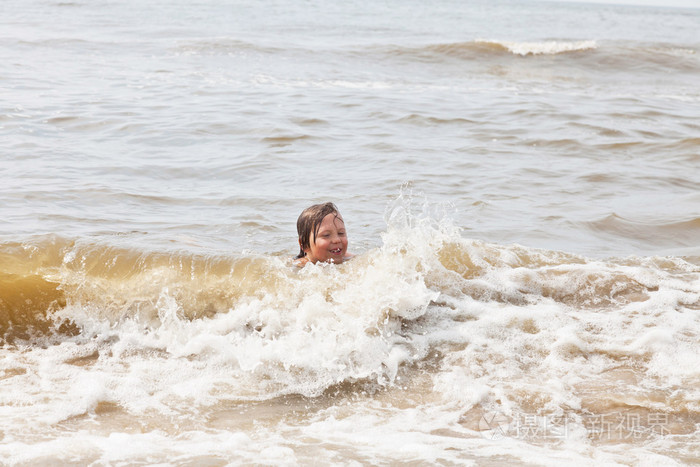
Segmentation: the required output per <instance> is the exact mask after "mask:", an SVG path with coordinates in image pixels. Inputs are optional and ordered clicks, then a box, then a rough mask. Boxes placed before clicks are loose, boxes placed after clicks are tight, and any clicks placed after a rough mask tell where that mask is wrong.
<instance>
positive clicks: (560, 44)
mask: <svg viewBox="0 0 700 467" xmlns="http://www.w3.org/2000/svg"><path fill="white" fill-rule="evenodd" d="M474 43H476V44H485V45H490V46H492V47H494V48H502V49H505V50H507V51H508V52H510V53H513V54H515V55H522V56H525V55H556V54H561V53H568V52H579V51H583V50H592V49H596V48H598V44H597V43H596V41H594V40H584V41H541V42H510V41H498V40H490V39H476V40H475V41H474Z"/></svg>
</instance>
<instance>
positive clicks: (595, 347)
mask: <svg viewBox="0 0 700 467" xmlns="http://www.w3.org/2000/svg"><path fill="white" fill-rule="evenodd" d="M438 211H442V212H441V213H440V212H438ZM448 211H449V210H445V209H435V208H434V207H430V206H429V205H423V206H415V202H414V201H412V200H411V199H410V197H409V196H403V195H402V196H401V197H399V199H398V200H397V201H396V202H395V204H394V205H393V206H392V207H391V208H390V209H389V210H388V214H387V223H388V226H387V229H386V231H385V232H384V234H383V235H382V242H383V244H382V246H381V247H378V248H375V249H372V250H370V251H368V252H366V253H364V254H361V255H359V256H358V257H357V258H355V259H353V260H352V261H350V262H348V263H345V264H343V265H340V266H335V265H309V266H307V267H305V268H303V269H301V270H298V269H296V268H290V267H289V266H288V265H287V264H285V263H284V262H283V261H281V260H279V259H276V258H272V259H270V260H269V262H268V263H267V264H268V265H269V270H268V271H267V272H266V274H269V275H271V276H272V277H273V278H274V280H273V281H272V282H271V283H273V284H274V287H270V286H269V285H263V284H269V283H270V282H269V281H268V282H263V281H262V277H261V287H264V290H263V291H262V293H251V294H248V295H243V296H239V297H237V298H234V299H232V301H231V303H230V309H229V310H227V311H224V312H220V313H217V314H214V315H213V316H209V317H207V316H201V317H198V318H194V319H192V318H186V316H187V315H188V312H187V310H185V309H183V303H185V302H182V301H180V299H179V298H178V297H181V296H182V293H179V294H178V293H176V292H175V290H174V289H175V288H176V287H181V286H182V284H179V285H178V284H175V283H173V284H172V287H165V288H163V289H162V290H161V291H160V293H159V295H158V296H157V297H153V298H152V301H153V303H154V306H155V309H156V311H157V316H153V317H152V318H150V319H147V315H144V314H143V313H142V314H139V313H132V314H131V315H129V314H126V315H125V314H124V313H122V312H119V313H114V312H110V311H109V310H106V309H105V310H102V311H101V312H98V313H95V312H94V305H90V304H86V303H81V304H70V305H69V306H67V307H65V308H64V309H63V310H61V311H60V312H59V313H58V316H61V317H64V318H69V317H70V318H71V319H73V320H74V321H75V322H76V323H78V324H79V325H80V327H81V329H82V333H81V334H80V335H78V336H75V337H67V338H65V339H64V341H63V342H61V343H59V344H58V345H52V346H50V347H49V348H46V349H44V348H41V347H38V346H37V347H33V348H31V350H29V351H28V352H25V353H22V354H16V353H15V354H11V355H9V356H8V357H6V358H5V359H4V360H3V361H2V369H3V370H4V371H5V373H7V374H8V375H11V376H10V377H8V378H6V379H4V380H0V384H1V385H2V393H1V394H2V396H1V399H0V401H1V402H2V404H0V415H2V417H3V420H4V422H5V425H6V428H5V429H4V430H5V438H4V440H3V444H2V445H0V456H2V457H0V458H2V459H4V460H5V461H7V462H8V463H15V462H25V461H27V462H30V461H35V462H39V461H41V459H43V458H53V459H56V458H58V459H69V458H70V456H76V458H77V457H81V458H94V459H99V460H100V461H101V462H108V463H109V462H131V461H136V460H138V459H142V458H144V457H147V456H155V457H152V458H153V459H165V458H176V459H182V460H183V461H184V460H186V459H190V460H192V459H197V458H198V457H197V456H206V455H210V456H214V457H216V456H221V457H224V458H229V459H231V458H233V459H238V460H241V461H248V460H251V459H253V457H249V456H253V454H252V453H253V452H262V457H259V458H256V459H258V460H259V461H260V459H263V460H265V462H278V461H281V460H282V459H285V460H287V459H296V460H297V461H299V462H304V461H305V460H309V459H311V458H314V459H325V460H327V461H332V457H328V458H325V457H323V456H324V455H325V454H323V453H322V452H318V451H314V449H316V448H314V447H313V443H314V442H313V441H308V440H314V439H316V440H318V439H323V443H331V444H333V443H336V444H340V445H347V446H353V449H355V451H354V452H356V455H357V456H358V457H357V458H358V459H361V460H363V461H366V462H373V461H378V460H380V459H384V460H387V459H390V460H392V461H397V462H411V461H428V462H456V463H457V462H458V463H469V462H472V461H474V460H475V459H479V458H480V457H483V456H489V455H491V454H489V452H490V449H492V447H493V445H492V444H489V442H490V441H491V440H488V439H485V438H484V437H485V436H486V434H485V432H483V431H481V429H480V427H479V417H480V416H481V414H488V413H495V414H501V416H503V417H507V418H508V420H509V422H508V423H509V425H508V426H509V427H510V428H509V430H510V432H509V434H508V433H506V434H507V435H508V436H506V437H505V440H504V441H502V442H501V444H499V448H498V449H499V450H502V449H503V448H504V446H505V445H507V446H508V450H509V452H510V453H511V455H512V457H513V459H515V461H516V462H531V461H533V460H534V459H536V458H541V459H546V460H547V463H551V464H556V463H557V462H558V461H559V460H560V459H561V456H574V457H575V458H576V459H577V461H579V462H581V463H584V464H585V463H587V462H589V460H590V457H591V449H592V450H593V452H594V454H595V455H594V457H596V458H598V459H606V461H609V462H621V461H622V459H623V458H624V457H622V454H621V453H620V452H618V451H617V450H616V448H606V447H605V446H600V447H591V445H590V440H589V436H590V432H589V431H588V428H587V426H586V417H587V416H589V415H590V414H589V413H590V412H591V411H592V413H594V414H595V413H596V412H595V411H596V410H605V407H608V406H609V405H610V404H612V403H616V402H614V401H623V402H624V403H625V404H629V405H632V404H636V405H635V406H638V407H641V408H642V409H643V410H647V411H650V410H654V411H656V410H663V411H670V412H671V413H679V412H680V413H682V412H683V411H691V412H692V411H697V410H698V407H697V405H698V404H697V391H696V390H693V389H692V388H694V387H697V383H698V378H699V374H698V372H697V370H696V368H698V367H699V366H700V356H698V352H697V346H696V342H697V339H698V334H697V329H699V328H700V326H698V315H697V313H696V312H695V311H694V308H693V307H695V306H697V303H699V302H700V280H699V278H700V270H698V267H697V266H694V265H692V264H690V263H687V262H685V261H683V260H682V259H679V258H675V259H674V258H669V259H661V258H659V259H654V258H649V259H643V258H629V259H626V260H624V261H614V260H610V261H600V260H596V261H592V260H588V259H586V258H583V257H580V256H575V255H567V254H563V253H559V252H551V251H544V250H534V249H529V248H525V247H521V246H517V245H496V244H487V243H484V242H479V241H474V240H471V239H468V238H465V237H464V236H463V235H462V234H461V233H460V231H459V229H456V228H454V227H453V226H452V225H451V223H450V221H449V215H448V214H445V213H446V212H448ZM71 277H72V276H71ZM74 279H75V277H72V280H74ZM86 280H87V278H86ZM171 280H173V279H171ZM217 283H218V282H217ZM105 303H108V302H105ZM104 306H107V305H104ZM189 314H191V313H189ZM17 369H22V370H24V371H19V370H17ZM616 372H617V373H616ZM619 372H622V373H619ZM609 375H617V376H609ZM616 378H618V379H616ZM619 378H622V380H619ZM625 378H627V379H625ZM343 388H344V389H343ZM348 388H349V389H348ZM332 393H339V394H341V396H340V397H341V398H346V399H345V400H346V403H340V402H338V401H337V400H336V401H335V402H334V403H333V404H332V405H331V407H324V406H323V402H314V401H323V400H326V399H325V398H328V397H331V396H329V394H332ZM298 394H301V395H303V396H304V398H303V399H301V400H302V401H305V402H300V404H302V406H305V407H306V408H305V409H304V413H306V415H304V416H302V417H301V418H297V417H298V416H289V417H285V416H284V415H276V416H275V417H274V418H273V421H271V422H269V423H268V422H262V421H261V422H260V423H261V425H260V427H259V429H258V431H250V430H248V431H245V433H246V434H245V435H241V434H236V433H235V430H236V429H239V428H240V429H243V428H242V427H243V426H245V425H246V423H247V420H248V419H247V417H246V416H245V415H238V413H239V412H241V413H242V414H244V413H246V411H251V410H253V411H254V410H258V409H255V407H257V405H256V404H268V406H272V407H275V411H281V412H282V413H285V409H284V407H285V406H286V404H290V403H291V404H292V407H293V406H294V404H296V403H297V402H289V401H290V400H289V399H284V398H289V397H292V398H294V397H299V396H297V395H298ZM343 394H344V395H343ZM367 394H372V395H371V396H367ZM671 394H673V397H672V398H671ZM280 398H281V399H280ZM280 400H287V402H284V403H283V402H280ZM292 401H293V399H292ZM251 404H252V405H251ZM304 404H305V405H304ZM309 404H311V406H312V407H313V405H314V404H320V407H318V408H317V409H313V408H311V409H309ZM264 406H265V405H263V406H261V407H264ZM598 406H600V407H603V408H597V407H598ZM259 410H260V412H259V415H258V417H259V418H260V420H265V411H264V410H263V409H259ZM289 410H292V409H289ZM309 410H310V411H309ZM110 411H111V412H110ZM307 411H308V413H307ZM112 412H113V413H114V419H115V420H119V419H120V418H121V419H126V420H138V423H139V426H141V427H142V428H141V429H144V430H146V432H144V433H126V432H123V431H124V430H123V425H121V424H120V423H123V422H115V423H117V425H116V426H117V427H122V428H120V430H121V431H122V432H121V433H120V432H111V430H110V428H109V423H111V422H109V417H110V415H109V413H112ZM222 412H223V413H224V414H228V415H220V413H222ZM292 413H293V412H292ZM645 413H646V412H645ZM664 413H666V412H664ZM533 414H534V415H533ZM587 414H589V415H587ZM526 415H527V416H531V417H532V416H540V417H554V416H566V417H569V418H567V426H566V430H567V431H566V436H564V437H562V438H558V439H557V442H558V443H560V444H555V445H554V446H553V447H550V448H547V447H543V446H540V445H538V442H537V441H535V442H534V443H531V442H530V441H529V440H528V439H527V438H522V437H518V436H515V435H514V434H513V433H514V432H513V430H514V429H515V428H514V427H515V426H516V421H517V420H520V419H519V418H518V417H524V416H526ZM280 417H281V418H280ZM218 418H222V421H221V422H216V424H214V425H211V424H212V423H214V422H211V421H210V422H207V421H206V420H216V419H218ZM91 419H99V420H102V421H101V422H100V424H101V425H100V426H102V427H103V428H102V429H103V430H104V433H102V434H91V435H89V434H88V431H87V430H88V427H89V426H90V422H89V420H91ZM149 420H153V422H151V421H149ZM132 423H133V422H132ZM151 423H153V424H155V426H158V427H159V428H158V429H154V428H153V426H151ZM218 423H221V424H225V425H226V426H227V427H230V428H231V430H233V431H232V432H231V433H229V432H227V431H225V430H224V431H221V428H222V427H221V426H219V425H217V424H218ZM539 423H540V425H541V426H543V427H544V426H545V425H546V419H539ZM57 424H59V425H66V426H72V427H75V428H74V430H75V432H74V433H73V434H71V435H67V434H63V435H61V436H62V438H61V437H59V438H58V439H57V440H56V441H41V440H39V439H38V438H37V439H32V436H31V434H30V435H27V434H24V435H22V436H21V437H20V436H19V431H16V433H14V434H13V433H12V432H13V431H15V430H19V429H20V428H21V427H24V430H25V433H26V427H27V426H30V427H32V428H31V429H30V431H31V432H35V433H36V435H37V436H38V437H41V433H43V432H46V430H49V429H51V428H50V427H52V426H56V425H57ZM190 425H191V428H188V429H186V430H184V431H183V430H182V429H181V428H178V427H182V426H190ZM149 426H150V428H148V427H149ZM357 426H362V427H363V430H362V431H358V430H356V427H357ZM118 431H119V430H118ZM392 433H394V435H392ZM439 433H452V435H450V436H448V435H441V434H439ZM489 433H490V432H489ZM287 437H291V438H292V439H294V440H295V441H293V442H289V441H285V439H286V438H287ZM380 438H383V439H384V441H378V440H379V439H380ZM217 439H220V440H221V443H222V444H221V445H219V446H218V447H214V445H213V444H212V443H214V440H217ZM399 439H401V440H403V444H400V443H398V440H399ZM173 443H175V444H173ZM502 443H506V444H502ZM214 444H216V443H214ZM244 444H245V445H246V447H245V448H242V447H241V446H242V445H244ZM60 446H72V447H71V448H69V449H67V450H62V449H60V448H59V447H60ZM563 446H566V452H567V454H566V455H564V454H563V452H564V451H561V449H563ZM644 446H645V445H644V444H642V445H641V447H639V448H638V449H637V450H636V451H635V450H630V451H629V453H632V454H629V453H628V454H626V455H629V456H632V457H628V458H626V461H627V462H631V461H634V459H637V460H640V461H641V460H643V459H645V457H646V456H647V455H648V454H649V453H650V452H651V451H650V449H651V448H650V447H644ZM19 452H21V453H22V454H18V453H19ZM233 452H235V453H236V454H235V456H234V457H231V456H232V454H231V453H233ZM311 452H316V455H312V454H310V453H311ZM655 452H657V454H655V455H657V456H659V457H658V458H659V459H667V457H666V456H664V455H663V454H659V453H658V452H659V451H658V450H657V451H655ZM207 453H208V454H207ZM493 455H496V454H493ZM173 456H174V457H173ZM308 456H311V457H308ZM317 456H320V457H317ZM149 458H151V457H149Z"/></svg>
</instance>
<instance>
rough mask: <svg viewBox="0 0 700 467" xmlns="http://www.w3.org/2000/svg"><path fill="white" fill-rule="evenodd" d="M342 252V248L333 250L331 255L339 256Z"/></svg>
mask: <svg viewBox="0 0 700 467" xmlns="http://www.w3.org/2000/svg"><path fill="white" fill-rule="evenodd" d="M341 251H343V249H342V248H336V249H335V250H331V253H333V254H334V255H339V254H340V252H341Z"/></svg>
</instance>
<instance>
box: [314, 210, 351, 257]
mask: <svg viewBox="0 0 700 467" xmlns="http://www.w3.org/2000/svg"><path fill="white" fill-rule="evenodd" d="M314 230H316V229H314ZM309 243H310V245H309V247H308V248H304V253H306V259H307V260H308V261H310V262H312V263H315V262H317V261H321V262H326V261H327V262H331V263H335V264H339V263H342V262H343V259H344V258H345V254H346V253H347V251H348V236H347V232H346V231H345V222H343V218H342V217H340V214H336V213H331V214H327V215H326V217H324V218H323V220H322V221H321V224H320V225H319V226H318V230H317V233H316V234H314V232H313V231H312V232H311V238H310V242H309Z"/></svg>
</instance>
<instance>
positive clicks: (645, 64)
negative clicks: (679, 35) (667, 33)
mask: <svg viewBox="0 0 700 467" xmlns="http://www.w3.org/2000/svg"><path fill="white" fill-rule="evenodd" d="M372 52H380V53H383V54H388V55H389V56H390V57H395V58H402V59H404V60H405V59H409V60H413V61H417V62H429V63H435V64H440V63H449V62H450V61H454V60H459V61H469V62H475V63H479V64H482V65H484V66H487V67H488V66H493V65H505V64H509V63H511V64H518V65H521V64H523V63H529V62H530V61H533V60H534V61H535V62H537V63H539V62H542V61H546V63H547V66H548V67H556V66H558V65H559V66H565V67H570V66H572V65H573V66H578V67H579V68H580V69H581V70H587V71H588V72H591V71H592V70H608V71H619V72H629V71H630V70H634V71H635V72H643V71H650V72H651V71H653V72H658V71H659V69H660V68H661V69H664V70H676V71H679V72H683V73H691V72H697V71H698V70H700V59H699V58H698V54H697V50H696V47H694V46H692V45H682V44H667V43H653V42H650V43H639V42H628V41H619V40H618V41H614V40H605V41H599V40H595V39H585V40H566V39H562V40H543V41H507V40H499V39H474V40H470V41H463V42H449V43H437V44H425V45H420V46H377V47H375V48H373V49H372ZM514 60H516V61H514ZM522 60H527V62H522Z"/></svg>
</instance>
